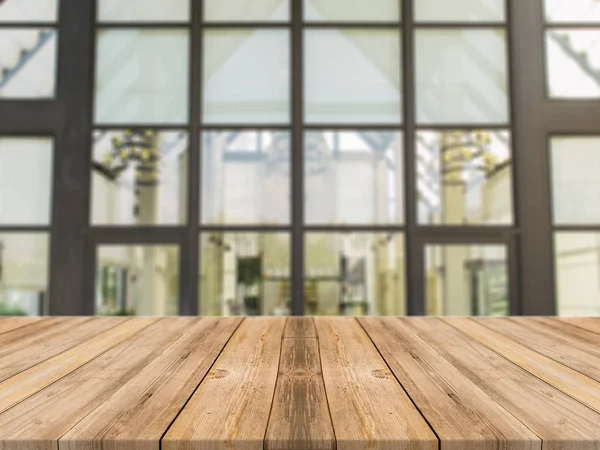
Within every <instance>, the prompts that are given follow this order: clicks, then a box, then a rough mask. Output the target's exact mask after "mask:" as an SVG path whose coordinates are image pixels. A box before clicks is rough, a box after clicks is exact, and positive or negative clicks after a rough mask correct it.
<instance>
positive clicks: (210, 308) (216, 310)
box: [199, 232, 292, 316]
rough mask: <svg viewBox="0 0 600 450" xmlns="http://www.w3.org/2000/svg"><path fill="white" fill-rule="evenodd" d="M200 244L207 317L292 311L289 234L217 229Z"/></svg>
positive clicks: (202, 300)
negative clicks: (227, 231) (224, 231)
mask: <svg viewBox="0 0 600 450" xmlns="http://www.w3.org/2000/svg"><path fill="white" fill-rule="evenodd" d="M200 245H201V247H200V256H201V266H200V289H201V293H200V307H199V311H200V312H201V314H202V315H206V316H220V315H223V316H259V315H267V316H271V315H277V316H280V315H289V314H290V313H291V295H292V292H291V268H290V236H289V235H288V234H285V233H217V232H215V233H207V234H204V235H202V237H201V244H200Z"/></svg>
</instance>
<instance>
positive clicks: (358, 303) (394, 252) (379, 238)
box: [304, 233, 406, 316]
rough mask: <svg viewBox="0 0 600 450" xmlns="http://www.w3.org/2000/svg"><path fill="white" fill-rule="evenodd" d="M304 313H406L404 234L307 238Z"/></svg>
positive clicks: (317, 236) (355, 314) (359, 234)
mask: <svg viewBox="0 0 600 450" xmlns="http://www.w3.org/2000/svg"><path fill="white" fill-rule="evenodd" d="M305 258H306V259H305V273H304V301H305V305H306V314H307V315H329V316H337V315H350V316H362V315H403V314H405V313H406V293H405V255H404V235H403V234H400V233H344V234H334V233H319V234H316V233H311V234H307V235H306V254H305Z"/></svg>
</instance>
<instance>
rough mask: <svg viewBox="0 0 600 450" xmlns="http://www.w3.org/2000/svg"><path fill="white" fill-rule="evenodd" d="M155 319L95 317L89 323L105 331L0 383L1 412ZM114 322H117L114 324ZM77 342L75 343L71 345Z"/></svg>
mask: <svg viewBox="0 0 600 450" xmlns="http://www.w3.org/2000/svg"><path fill="white" fill-rule="evenodd" d="M156 320H158V319H153V320H152V319H146V318H133V319H130V320H122V319H120V320H117V321H115V320H113V319H112V318H106V319H98V320H96V321H95V322H96V323H90V325H101V326H102V327H105V328H107V330H106V331H104V332H103V333H100V334H96V335H95V336H92V337H91V338H89V339H87V340H85V341H83V342H82V343H81V344H78V345H75V346H74V347H72V348H70V349H69V350H66V351H65V352H63V353H60V354H58V355H56V356H54V357H52V358H49V359H47V360H45V361H43V362H41V363H39V364H37V365H35V366H32V367H30V368H29V369H26V370H24V371H22V372H20V373H19V374H17V375H15V376H13V377H11V378H9V379H7V380H5V381H3V382H1V383H0V413H2V412H4V411H6V410H7V409H8V408H10V407H12V406H14V405H16V404H17V403H19V402H20V401H22V400H23V399H25V398H27V397H29V396H31V395H33V394H35V393H36V392H38V391H40V390H42V389H44V388H45V387H46V386H49V385H51V384H52V383H54V382H55V381H57V380H60V379H61V378H63V377H64V376H66V375H68V374H69V373H71V372H73V371H74V370H76V369H77V368H79V367H81V366H83V365H84V364H86V363H88V362H89V361H91V360H93V359H94V358H96V357H97V356H99V355H101V354H102V353H104V352H105V351H107V350H109V349H110V348H112V347H114V346H115V345H117V344H119V343H120V342H122V341H124V340H125V339H127V338H129V337H131V336H133V335H134V334H136V333H137V332H139V331H140V330H142V329H143V328H145V327H147V326H149V325H150V324H151V323H153V322H155V321H156ZM115 323H117V324H118V325H117V326H114V324H115ZM102 327H100V328H98V327H95V326H94V327H92V330H90V333H91V332H98V331H100V330H101V329H102ZM76 343H77V342H74V344H76Z"/></svg>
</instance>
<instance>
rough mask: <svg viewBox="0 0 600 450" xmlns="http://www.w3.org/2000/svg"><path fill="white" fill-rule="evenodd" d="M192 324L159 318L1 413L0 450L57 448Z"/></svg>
mask: <svg viewBox="0 0 600 450" xmlns="http://www.w3.org/2000/svg"><path fill="white" fill-rule="evenodd" d="M147 320H155V319H153V318H149V319H147ZM194 320H195V319H190V318H181V317H178V318H164V319H160V320H158V321H156V322H155V323H153V324H151V325H150V326H148V327H146V328H144V329H143V330H142V331H140V332H139V333H137V334H135V335H134V336H132V337H131V338H129V339H127V340H126V341H123V342H121V343H120V344H118V345H117V346H115V347H113V348H112V349H110V350H109V351H107V352H105V353H103V354H102V355H100V356H99V357H97V358H95V359H94V360H92V361H91V362H89V363H87V364H86V365H84V366H82V367H80V368H79V369H77V370H75V371H73V372H71V373H70V374H68V375H67V376H65V377H63V378H61V379H60V380H58V381H56V382H55V383H53V384H51V385H50V386H48V387H46V388H44V389H42V390H41V391H39V392H37V393H36V394H34V395H32V396H31V397H29V398H27V399H25V400H23V401H22V402H20V403H18V404H17V405H15V406H13V407H12V408H10V409H9V410H8V411H5V412H4V413H2V414H0V449H10V450H38V449H39V450H42V449H44V450H46V449H48V450H49V449H53V450H58V439H59V438H60V437H61V436H63V435H64V434H65V433H67V432H68V431H69V430H70V429H71V428H73V427H74V426H75V425H76V424H77V423H78V422H79V421H81V420H82V419H83V418H84V417H85V416H87V415H88V414H89V413H90V412H92V411H93V410H94V409H95V408H97V407H98V406H99V405H100V404H102V402H104V401H105V400H106V399H107V398H109V397H110V396H111V395H112V394H113V393H114V392H115V391H117V390H118V389H119V388H121V386H123V385H124V384H126V383H127V382H128V381H129V380H130V379H131V378H133V377H134V376H135V375H136V374H137V373H139V372H140V371H141V370H142V369H143V368H144V367H146V366H147V365H148V364H150V363H151V362H152V361H153V360H154V359H155V358H156V357H158V356H159V355H160V354H161V353H162V352H163V351H164V350H165V349H166V348H167V347H168V346H169V345H171V344H172V343H173V342H174V341H175V340H177V339H178V338H179V337H180V336H181V335H182V334H183V333H184V332H185V330H186V329H187V328H189V327H190V326H191V325H192V323H193V321H194Z"/></svg>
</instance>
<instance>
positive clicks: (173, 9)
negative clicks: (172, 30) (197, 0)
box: [98, 0, 190, 22]
mask: <svg viewBox="0 0 600 450" xmlns="http://www.w3.org/2000/svg"><path fill="white" fill-rule="evenodd" d="M189 14H190V0H128V1H126V2H124V1H122V0H99V1H98V21H100V22H147V21H150V22H185V21H187V20H189Z"/></svg>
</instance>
